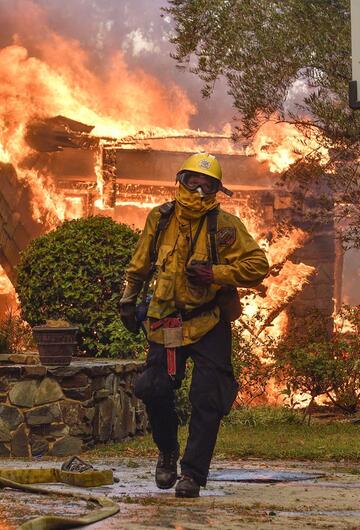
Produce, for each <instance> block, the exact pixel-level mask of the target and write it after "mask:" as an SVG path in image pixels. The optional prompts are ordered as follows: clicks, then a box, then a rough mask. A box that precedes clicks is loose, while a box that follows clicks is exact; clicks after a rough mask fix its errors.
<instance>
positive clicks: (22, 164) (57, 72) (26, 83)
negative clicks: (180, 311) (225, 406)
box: [0, 2, 328, 343]
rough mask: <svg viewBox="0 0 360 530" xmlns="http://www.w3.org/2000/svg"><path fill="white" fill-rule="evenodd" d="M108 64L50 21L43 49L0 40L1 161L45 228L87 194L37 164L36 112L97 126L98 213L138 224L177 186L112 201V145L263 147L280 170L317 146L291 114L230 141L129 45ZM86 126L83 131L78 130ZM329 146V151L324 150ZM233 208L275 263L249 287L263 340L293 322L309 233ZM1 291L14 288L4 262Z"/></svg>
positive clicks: (248, 304)
mask: <svg viewBox="0 0 360 530" xmlns="http://www.w3.org/2000/svg"><path fill="white" fill-rule="evenodd" d="M26 5H27V9H29V10H30V11H29V12H27V16H30V20H36V17H37V16H38V13H37V11H36V8H35V6H34V5H33V4H31V2H29V3H27V4H26ZM32 17H33V18H32ZM42 22H43V21H42ZM44 23H45V22H44ZM104 72H105V73H103V74H102V75H100V74H99V73H96V72H94V71H93V70H92V69H91V67H90V60H89V56H88V53H87V52H86V51H85V50H84V49H82V48H81V46H80V44H79V42H76V41H74V40H70V39H69V40H66V39H65V38H63V37H62V36H60V35H58V34H56V33H54V32H53V31H51V30H50V29H49V28H48V27H46V38H44V39H43V41H40V42H37V46H36V56H34V55H32V53H30V52H29V50H28V49H27V48H26V47H25V46H24V45H22V43H21V38H18V39H17V43H14V44H13V45H10V46H7V47H6V48H3V49H1V50H0V99H1V107H0V162H4V163H10V164H12V165H13V166H14V168H15V170H16V173H17V178H18V179H19V180H20V181H24V182H26V183H27V184H28V185H29V186H30V188H31V191H32V208H33V217H34V219H35V220H37V221H38V222H39V223H42V224H43V225H44V226H45V227H46V229H51V228H53V227H55V226H56V225H57V224H58V223H59V222H61V221H63V220H65V219H73V218H78V217H82V216H83V215H85V211H84V206H83V200H82V198H81V197H79V196H75V195H74V196H65V195H63V194H62V193H61V192H59V190H58V189H56V187H55V184H54V180H53V178H52V175H51V174H50V173H49V172H48V171H47V170H46V169H41V170H40V169H37V165H36V160H37V157H38V156H39V153H38V152H37V151H36V150H35V149H34V148H32V147H31V146H30V145H29V142H28V141H27V131H28V128H29V126H30V125H31V124H32V123H34V122H37V121H41V120H46V119H48V118H53V117H56V116H64V117H67V118H69V119H72V120H76V121H78V122H81V123H83V124H87V125H89V126H93V129H92V130H91V132H89V133H86V134H88V136H89V137H90V138H91V139H92V140H93V141H94V143H93V144H92V149H96V155H97V156H96V164H95V173H96V178H97V183H96V185H97V195H98V197H97V199H96V200H95V201H94V207H95V213H98V212H101V213H104V214H105V215H108V214H109V215H112V216H114V217H115V218H116V219H117V220H121V221H122V222H128V223H129V224H135V225H136V226H137V227H139V228H141V227H142V225H143V223H144V219H145V217H146V214H147V213H148V211H149V210H150V209H151V208H153V207H154V206H157V205H159V204H161V203H163V202H165V201H166V200H169V199H171V198H172V197H171V196H172V194H173V189H172V188H169V190H166V191H165V192H163V194H159V195H156V194H151V193H149V194H147V195H146V196H144V195H143V196H141V194H140V193H141V192H139V197H138V198H137V197H136V198H134V197H133V196H130V195H128V196H126V193H125V194H123V195H122V196H121V197H119V196H118V197H117V199H116V202H115V207H114V208H109V207H108V206H107V203H106V201H105V200H104V199H105V194H106V182H105V180H104V174H103V170H102V162H103V149H104V148H105V147H106V146H109V145H110V146H113V147H116V146H121V147H122V148H132V147H133V146H134V144H136V145H141V147H143V148H147V147H148V144H149V142H150V140H151V142H152V145H153V146H154V147H156V148H160V149H168V150H185V151H201V150H207V151H209V152H213V153H216V152H221V153H227V154H255V155H256V158H257V159H258V160H259V161H260V162H267V163H268V164H269V167H270V170H271V171H272V172H273V173H280V172H282V171H285V170H286V169H288V168H289V166H290V165H291V164H293V163H294V162H296V161H297V160H298V159H299V158H300V157H302V156H306V154H307V153H308V152H310V151H311V150H315V149H319V146H318V145H317V142H316V139H315V138H311V137H310V138H305V137H304V136H303V135H302V134H301V132H300V131H299V130H297V129H296V128H295V127H294V126H292V125H290V124H278V125H274V124H267V125H264V126H263V127H262V129H261V130H260V131H259V133H258V134H257V135H256V137H255V139H254V142H253V145H252V146H251V148H249V149H248V150H247V151H244V149H243V147H242V146H237V145H235V144H234V143H233V142H232V141H231V126H230V124H227V125H226V126H225V128H224V129H223V130H222V131H220V132H219V131H215V132H214V131H212V132H209V131H199V130H192V129H191V127H190V123H191V118H192V116H193V115H194V114H195V113H196V110H197V109H196V108H195V106H194V104H193V103H192V101H191V100H190V98H189V97H188V95H187V94H186V93H185V92H184V90H182V89H181V88H180V87H179V86H177V85H176V84H174V83H169V84H163V83H161V82H160V80H158V79H157V78H155V77H154V76H152V75H149V74H148V73H147V72H145V71H144V70H142V69H140V68H137V67H135V68H134V67H132V68H130V67H129V65H128V64H127V63H126V61H125V58H124V55H123V54H122V53H121V51H117V52H115V53H114V54H113V55H112V56H111V57H110V58H109V62H108V64H107V68H106V69H104ZM84 135H85V133H82V132H79V133H78V136H79V139H80V140H81V139H82V137H83V136H84ZM179 137H180V138H179ZM185 137H186V138H185ZM94 146H95V147H94ZM321 155H322V157H323V159H324V160H327V157H328V153H327V151H326V150H323V151H321ZM225 208H226V199H225ZM233 213H235V214H237V215H238V216H239V217H241V218H242V219H243V220H244V223H245V225H246V226H247V227H248V229H249V231H250V233H251V234H252V235H253V236H254V237H255V238H256V239H257V240H258V241H259V243H260V245H261V246H262V247H263V248H264V249H265V250H266V252H267V255H268V258H269V261H270V264H271V272H270V275H269V277H268V278H266V279H265V281H264V282H263V286H262V289H263V290H262V291H261V290H252V291H251V292H248V291H244V292H243V303H244V312H243V315H242V317H241V320H240V321H239V325H243V326H244V329H245V331H244V333H247V334H248V335H249V336H250V335H251V336H254V337H256V338H257V339H259V341H260V342H261V341H263V342H264V343H265V342H266V340H267V338H269V337H270V338H274V339H276V338H278V337H279V336H280V335H281V334H283V333H284V332H285V330H286V326H287V316H286V312H285V311H284V309H285V308H286V306H287V305H288V304H289V303H290V302H291V301H292V300H293V299H294V298H295V296H296V294H297V293H298V292H299V291H301V290H302V289H303V287H304V286H305V285H306V283H307V282H309V281H310V278H311V277H312V275H313V274H314V273H315V271H314V269H313V268H312V267H309V266H307V265H304V264H302V263H300V264H295V263H292V262H291V254H292V253H293V252H294V251H295V250H296V248H299V247H300V246H301V245H303V244H304V243H305V241H306V238H307V235H306V234H305V233H304V232H303V231H301V230H299V229H286V230H277V231H276V233H274V234H272V235H271V237H269V236H268V235H264V233H263V232H264V227H263V226H262V225H261V222H260V219H259V217H258V215H257V214H256V213H255V212H254V211H251V210H250V209H248V208H238V207H235V208H233ZM0 293H1V294H9V295H10V294H11V295H12V294H14V289H13V286H12V284H11V282H10V281H9V280H8V278H7V276H6V274H5V272H4V271H3V269H1V268H0ZM255 317H256V318H255Z"/></svg>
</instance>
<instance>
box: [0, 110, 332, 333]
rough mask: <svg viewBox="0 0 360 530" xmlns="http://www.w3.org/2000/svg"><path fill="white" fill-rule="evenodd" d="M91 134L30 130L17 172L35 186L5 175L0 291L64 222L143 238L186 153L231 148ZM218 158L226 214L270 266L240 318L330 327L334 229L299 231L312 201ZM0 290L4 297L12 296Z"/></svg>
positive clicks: (57, 127) (45, 124)
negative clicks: (101, 225) (316, 320)
mask: <svg viewBox="0 0 360 530" xmlns="http://www.w3.org/2000/svg"><path fill="white" fill-rule="evenodd" d="M91 131H92V127H90V126H87V125H84V124H82V123H80V122H76V121H74V120H71V119H68V118H64V117H61V116H58V117H55V118H50V119H46V120H42V121H34V122H32V123H30V124H28V126H27V128H26V132H25V134H24V142H25V143H26V144H27V146H28V148H29V150H30V152H29V154H28V156H27V157H26V158H25V159H23V160H22V167H21V171H24V172H26V173H27V174H28V173H29V174H30V175H31V178H30V179H21V178H19V175H18V174H17V172H16V170H15V168H14V167H13V166H12V165H11V164H10V163H7V164H4V163H3V164H2V165H1V171H0V178H1V188H0V216H1V220H2V223H1V234H0V236H1V252H0V264H1V266H2V268H3V271H4V274H3V283H5V284H6V282H9V281H10V282H14V280H15V276H16V274H15V267H16V264H17V262H18V259H19V252H20V251H21V250H22V249H23V248H24V247H25V246H26V245H27V244H28V243H29V241H30V240H31V239H32V238H34V237H36V236H38V235H39V234H41V233H43V232H45V231H47V230H49V229H51V228H52V227H54V226H56V225H57V224H58V222H59V221H60V220H61V219H62V218H74V217H81V216H89V215H94V214H101V215H109V216H111V217H113V218H114V219H115V220H117V221H119V222H125V223H128V224H132V225H135V226H136V227H139V228H141V227H142V226H143V224H144V222H145V218H146V215H147V213H148V212H149V211H150V209H151V208H153V207H154V206H156V205H158V204H161V203H163V202H165V201H167V200H171V198H172V197H173V195H174V188H175V182H174V179H175V175H176V172H177V170H178V168H179V167H180V166H181V163H182V161H183V159H184V158H185V157H186V156H188V153H189V151H194V150H197V149H200V148H201V147H202V145H201V142H203V143H204V142H205V145H206V144H208V143H209V142H212V143H213V144H215V145H216V142H217V145H216V147H217V150H219V149H221V147H222V143H224V141H227V138H225V135H218V136H216V137H213V136H212V135H210V134H207V133H195V132H194V133H192V134H191V133H189V132H187V131H185V132H184V133H182V134H181V133H178V134H177V138H174V136H175V135H174V134H168V136H167V137H166V135H165V134H162V135H161V136H160V137H159V136H155V135H154V134H147V135H146V134H145V133H139V134H137V135H128V136H127V137H124V138H121V139H111V138H104V137H102V138H99V137H96V136H92V135H91ZM210 136H211V138H209V137H210ZM194 137H196V138H194ZM186 142H187V144H188V145H189V144H190V148H189V147H187V145H186ZM195 142H196V145H195V146H194V143H195ZM157 144H158V145H157ZM169 144H170V147H168V145H169ZM174 146H175V147H179V146H180V150H175V149H174ZM217 156H218V158H219V161H220V163H221V165H222V167H223V173H224V175H225V184H226V185H227V186H228V187H229V188H230V189H232V191H233V196H232V198H223V199H222V203H223V207H224V208H225V209H228V210H229V211H232V212H233V213H235V214H237V215H238V216H240V217H241V218H242V219H243V220H244V222H245V224H246V225H247V226H248V227H249V229H250V231H251V232H252V233H253V235H254V236H255V237H256V238H257V240H258V241H259V242H260V244H261V245H262V246H263V247H264V248H266V250H267V251H268V255H269V258H270V261H271V265H272V269H271V274H270V276H269V278H267V279H266V280H265V282H264V289H265V290H263V291H256V290H255V291H253V292H251V293H248V292H243V295H244V301H245V311H244V316H243V318H244V319H245V320H246V321H247V325H248V327H249V329H250V330H251V332H252V333H255V334H256V335H260V334H261V333H264V332H265V333H267V332H271V333H272V334H274V333H275V335H278V334H279V333H282V332H285V330H286V326H287V323H288V315H289V312H288V310H289V308H291V314H292V318H293V317H294V315H295V317H296V318H301V317H302V316H304V315H306V314H307V313H308V312H309V309H310V308H311V309H314V308H317V309H318V310H319V311H321V313H322V314H323V315H324V316H325V317H326V318H328V320H329V326H331V317H332V314H333V312H334V302H335V303H336V302H337V303H340V297H341V272H342V253H341V252H340V251H339V249H338V247H337V245H336V239H335V230H334V226H333V225H332V224H331V223H330V224H326V225H325V224H323V225H320V226H317V227H316V228H315V229H314V227H311V226H310V225H309V221H304V216H303V212H304V211H305V210H309V209H310V210H311V208H312V207H313V206H314V198H310V199H308V200H307V202H304V203H302V204H299V202H298V199H297V197H296V195H293V194H292V193H290V192H286V191H283V190H281V189H280V188H277V187H276V186H275V185H274V176H273V173H272V172H271V170H270V168H271V166H270V165H269V163H268V162H263V161H259V159H258V158H259V157H256V156H254V155H252V156H249V155H247V154H245V152H241V150H239V151H237V152H233V153H232V154H228V153H224V152H223V153H221V152H220V153H217ZM278 163H279V162H278ZM287 163H288V161H287ZM49 176H50V177H49ZM41 194H43V195H41ZM41 201H43V202H41ZM37 202H39V206H38V207H36V204H37ZM307 218H309V216H307ZM5 274H6V276H5ZM6 285H7V288H5V289H4V287H3V289H4V290H3V297H9V296H10V293H11V292H12V290H11V289H9V283H7V284H6ZM259 310H260V312H261V319H260V322H261V324H258V327H257V328H256V327H254V326H253V323H252V321H253V320H254V319H253V316H254V314H255V313H257V314H258V311H259Z"/></svg>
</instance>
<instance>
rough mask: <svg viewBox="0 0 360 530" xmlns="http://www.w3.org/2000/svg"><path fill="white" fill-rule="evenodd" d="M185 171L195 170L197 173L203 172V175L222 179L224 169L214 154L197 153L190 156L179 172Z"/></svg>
mask: <svg viewBox="0 0 360 530" xmlns="http://www.w3.org/2000/svg"><path fill="white" fill-rule="evenodd" d="M183 171H193V172H195V173H201V174H202V175H208V176H209V177H213V178H214V179H217V180H220V181H221V179H222V171H221V167H220V164H219V162H218V161H217V159H216V158H215V157H214V156H213V155H209V153H196V154H195V155H191V156H189V158H187V159H186V160H185V162H184V163H183V165H182V166H181V168H180V169H179V172H178V174H179V173H182V172H183Z"/></svg>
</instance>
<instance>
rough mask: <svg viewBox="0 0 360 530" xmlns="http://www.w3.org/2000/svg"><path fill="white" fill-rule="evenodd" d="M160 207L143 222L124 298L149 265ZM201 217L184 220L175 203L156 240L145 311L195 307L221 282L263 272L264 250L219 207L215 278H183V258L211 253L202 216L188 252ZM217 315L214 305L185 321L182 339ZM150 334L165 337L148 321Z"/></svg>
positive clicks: (256, 277)
mask: <svg viewBox="0 0 360 530" xmlns="http://www.w3.org/2000/svg"><path fill="white" fill-rule="evenodd" d="M160 215H161V214H160V211H159V207H156V208H154V209H153V210H152V211H151V212H150V213H149V215H148V218H147V220H146V224H145V228H144V230H143V232H142V234H141V237H140V239H139V241H138V244H137V247H136V249H135V252H134V255H133V257H132V260H131V262H130V264H129V267H128V269H127V274H126V280H127V285H126V288H125V291H124V294H123V298H122V302H129V303H135V301H136V298H137V296H138V294H139V293H140V291H141V289H142V286H143V283H144V281H145V280H146V278H147V276H148V273H149V270H150V248H151V242H152V240H153V238H154V235H155V233H156V228H157V224H158V222H159V219H160ZM199 222H200V219H192V220H184V219H183V217H182V216H181V206H180V205H179V204H178V203H176V207H175V212H174V213H173V214H172V216H171V218H170V221H169V223H168V226H167V227H166V230H164V232H163V233H162V234H161V235H160V238H159V243H158V252H157V261H156V273H155V275H154V277H153V280H152V286H151V290H152V299H151V302H150V306H149V310H148V317H150V319H161V318H164V317H166V316H168V315H170V314H171V313H174V312H175V311H176V310H177V309H182V310H187V311H188V310H193V309H195V308H198V307H200V306H202V305H203V304H206V303H208V302H211V301H212V300H214V298H215V296H216V293H217V291H218V290H219V289H220V288H221V286H224V285H233V286H247V285H254V282H256V281H259V283H260V281H261V280H262V279H263V278H264V277H265V276H266V274H267V272H268V269H269V265H268V261H267V259H266V256H265V253H264V251H263V250H262V249H260V248H259V245H258V244H257V243H256V241H255V240H254V239H253V238H252V237H251V236H250V234H249V233H248V231H247V230H246V228H245V226H244V225H243V223H242V222H241V221H240V219H239V218H238V217H236V216H234V215H232V214H230V213H227V212H225V211H224V210H221V209H219V213H218V219H217V235H216V241H217V251H218V255H219V264H217V265H213V267H212V268H213V274H214V283H213V284H211V285H210V286H206V287H205V286H195V285H193V284H192V283H190V282H189V281H188V280H187V277H186V274H185V271H186V265H187V263H188V262H189V263H190V262H191V261H192V260H209V259H210V256H211V254H210V241H209V234H208V229H207V220H205V222H204V224H203V227H202V229H201V232H200V235H199V237H198V239H197V242H196V245H195V248H194V252H193V254H192V255H191V256H189V252H190V248H191V239H193V238H194V234H195V233H196V229H197V227H198V224H199ZM219 319H220V310H219V308H218V307H217V306H215V307H214V308H213V309H212V310H209V311H206V312H205V313H202V314H200V315H198V316H195V317H194V318H192V319H191V320H186V321H184V322H183V345H184V346H185V345H187V344H191V343H193V342H196V341H198V340H199V339H200V338H201V337H202V336H203V335H205V334H206V333H208V332H209V331H210V330H211V329H212V328H213V327H214V326H215V325H216V324H217V323H218V322H219ZM146 327H147V332H148V340H150V341H153V342H158V343H160V344H162V343H163V330H162V328H159V329H157V330H155V331H154V330H151V329H150V327H149V323H148V321H147V322H146Z"/></svg>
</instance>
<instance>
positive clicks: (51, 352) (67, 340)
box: [33, 326, 79, 366]
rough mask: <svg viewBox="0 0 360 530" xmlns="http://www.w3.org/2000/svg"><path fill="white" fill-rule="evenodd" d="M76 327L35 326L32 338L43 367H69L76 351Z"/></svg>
mask: <svg viewBox="0 0 360 530" xmlns="http://www.w3.org/2000/svg"><path fill="white" fill-rule="evenodd" d="M78 329H79V328H77V327H72V326H69V327H49V326H35V327H34V328H33V334H34V338H35V340H36V343H37V346H38V348H39V355H40V362H41V364H43V365H44V366H69V364H70V363H71V359H72V356H73V355H74V354H75V352H76V349H77V341H76V335H77V332H78Z"/></svg>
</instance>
